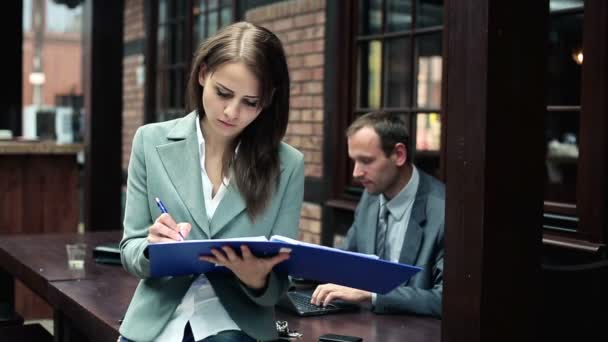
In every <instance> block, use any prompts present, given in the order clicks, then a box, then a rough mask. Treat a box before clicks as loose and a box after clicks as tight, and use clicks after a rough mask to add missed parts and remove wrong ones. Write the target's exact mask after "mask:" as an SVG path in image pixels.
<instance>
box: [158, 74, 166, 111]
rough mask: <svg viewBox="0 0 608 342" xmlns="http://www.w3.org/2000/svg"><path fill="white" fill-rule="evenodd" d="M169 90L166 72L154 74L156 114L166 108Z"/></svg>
mask: <svg viewBox="0 0 608 342" xmlns="http://www.w3.org/2000/svg"><path fill="white" fill-rule="evenodd" d="M168 88H169V84H168V80H167V72H166V71H164V70H159V71H157V72H156V112H159V111H160V110H162V109H164V108H167V107H168V103H167V100H168V96H166V94H168V92H167V90H168Z"/></svg>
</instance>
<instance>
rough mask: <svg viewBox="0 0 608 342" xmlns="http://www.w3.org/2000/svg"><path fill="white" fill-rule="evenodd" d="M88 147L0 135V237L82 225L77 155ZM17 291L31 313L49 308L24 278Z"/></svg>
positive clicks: (33, 315) (26, 313)
mask: <svg viewBox="0 0 608 342" xmlns="http://www.w3.org/2000/svg"><path fill="white" fill-rule="evenodd" d="M83 148H84V146H83V145H82V144H66V145H58V144H55V143H53V142H12V141H0V239H2V235H3V234H32V233H59V232H63V233H68V232H76V231H78V223H79V221H80V219H79V216H80V204H79V196H78V189H79V170H78V163H77V158H76V155H77V153H78V152H80V151H82V150H83ZM16 294H17V296H16V297H17V300H16V304H17V309H18V311H19V312H20V313H21V314H22V315H23V316H24V317H25V318H26V319H33V318H44V317H48V315H49V314H50V309H49V308H48V307H46V305H44V303H43V302H42V301H41V300H39V299H36V298H35V296H34V295H33V294H31V292H30V291H29V290H27V289H26V288H25V287H24V286H23V285H21V284H19V283H17V286H16ZM45 307H46V308H45Z"/></svg>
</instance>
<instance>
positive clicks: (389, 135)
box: [346, 112, 410, 164]
mask: <svg viewBox="0 0 608 342" xmlns="http://www.w3.org/2000/svg"><path fill="white" fill-rule="evenodd" d="M364 127H371V128H372V129H373V130H374V131H375V132H376V134H378V137H380V144H381V145H382V146H381V147H382V150H383V151H384V154H385V155H386V156H387V157H388V156H390V155H391V153H393V150H394V148H395V145H396V144H398V143H402V144H403V145H405V149H406V152H407V163H408V164H410V135H409V133H408V131H407V125H406V123H405V121H404V120H403V118H401V116H400V115H398V114H394V113H393V114H390V113H385V112H370V113H367V114H365V115H362V116H360V117H358V118H357V119H356V120H355V121H353V123H351V124H350V126H348V128H347V129H346V137H347V138H349V137H351V136H352V135H353V134H355V133H356V132H358V131H359V130H360V129H362V128H364Z"/></svg>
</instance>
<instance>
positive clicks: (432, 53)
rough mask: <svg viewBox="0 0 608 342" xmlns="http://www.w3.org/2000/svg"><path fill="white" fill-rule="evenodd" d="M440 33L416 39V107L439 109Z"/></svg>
mask: <svg viewBox="0 0 608 342" xmlns="http://www.w3.org/2000/svg"><path fill="white" fill-rule="evenodd" d="M441 61H442V58H441V33H433V34H425V35H422V36H419V37H417V38H416V70H417V77H416V87H415V90H416V106H417V107H418V108H437V109H439V108H440V107H441Z"/></svg>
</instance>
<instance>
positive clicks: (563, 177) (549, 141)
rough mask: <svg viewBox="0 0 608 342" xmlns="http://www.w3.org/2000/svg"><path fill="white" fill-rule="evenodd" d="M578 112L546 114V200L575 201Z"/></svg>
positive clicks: (550, 112) (549, 112) (552, 112)
mask: <svg viewBox="0 0 608 342" xmlns="http://www.w3.org/2000/svg"><path fill="white" fill-rule="evenodd" d="M579 115H580V112H579V111H558V112H556V111H547V113H546V114H545V144H546V153H545V159H546V163H545V164H546V172H545V200H547V201H553V202H567V203H576V169H577V163H578V140H579V139H578V132H579Z"/></svg>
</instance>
